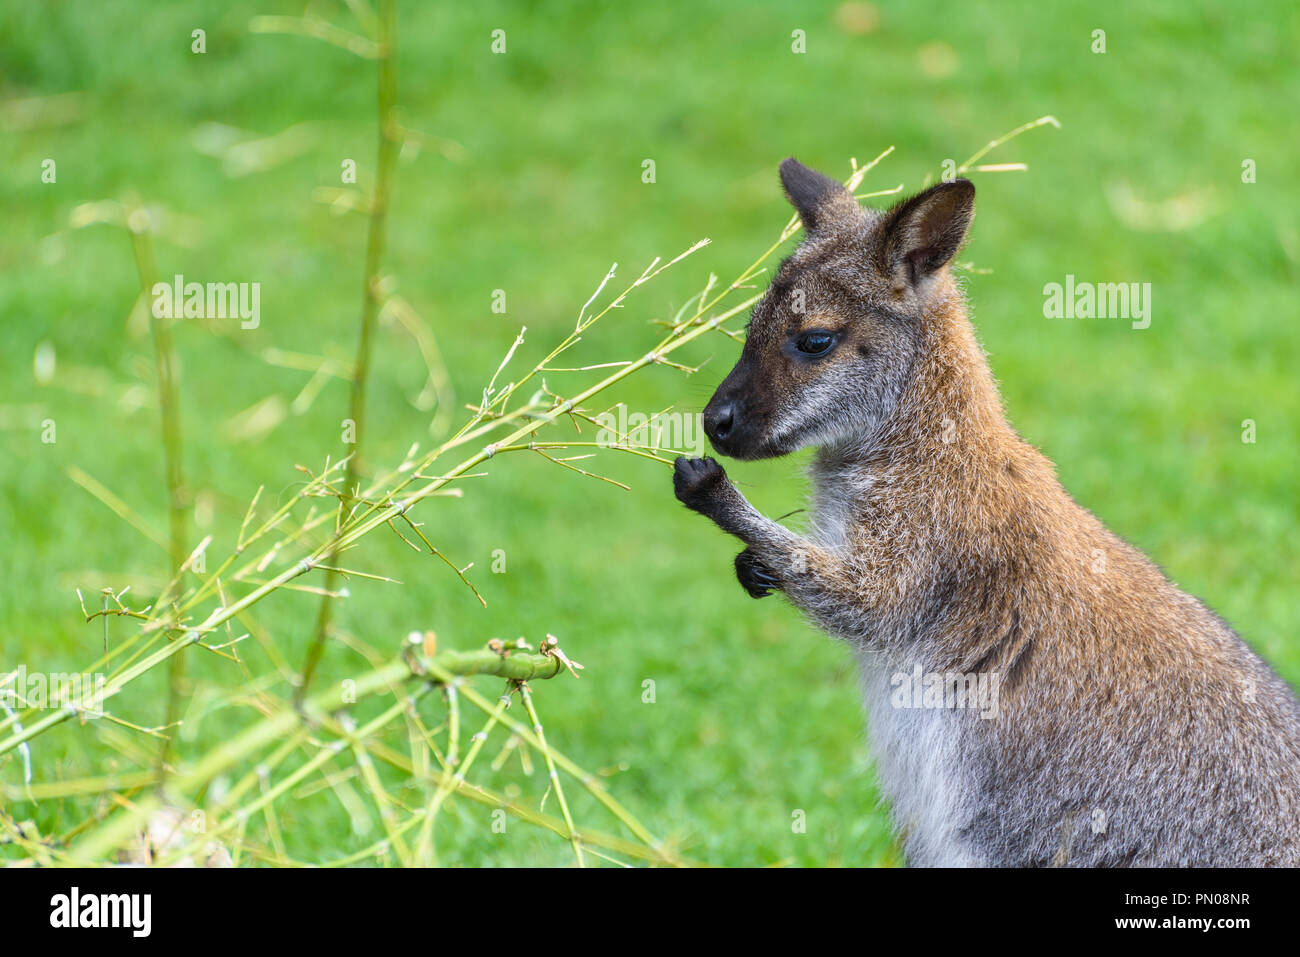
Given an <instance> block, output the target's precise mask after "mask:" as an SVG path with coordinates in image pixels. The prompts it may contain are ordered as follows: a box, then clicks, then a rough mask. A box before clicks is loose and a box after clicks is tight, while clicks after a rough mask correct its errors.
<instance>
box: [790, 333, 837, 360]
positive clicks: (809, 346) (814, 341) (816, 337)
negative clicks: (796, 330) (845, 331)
mask: <svg viewBox="0 0 1300 957" xmlns="http://www.w3.org/2000/svg"><path fill="white" fill-rule="evenodd" d="M833 345H835V336H833V335H832V334H831V333H829V332H805V333H804V334H803V335H801V336H800V337H799V338H798V339H796V340H795V343H794V347H795V348H796V349H798V350H799V351H800V352H802V353H803V354H804V355H806V356H811V357H812V358H817V357H818V356H824V355H826V353H828V352H830V351H831V346H833Z"/></svg>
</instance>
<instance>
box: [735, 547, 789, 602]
mask: <svg viewBox="0 0 1300 957" xmlns="http://www.w3.org/2000/svg"><path fill="white" fill-rule="evenodd" d="M736 577H737V578H739V579H740V584H741V585H743V586H744V588H745V591H747V592H749V597H750V598H765V597H767V596H768V595H770V594H771V593H772V589H774V588H780V587H781V582H780V581H778V580H777V577H776V575H774V574H773V573H772V570H771V569H770V568H768V567H767V566H766V565H764V564H763V563H762V562H761V561H759V559H758V556H757V555H755V554H754V553H753V551H751V550H750V549H748V548H747V549H745V550H744V551H743V552H741V553H740V554H739V555H737V556H736Z"/></svg>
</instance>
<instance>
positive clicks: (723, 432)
mask: <svg viewBox="0 0 1300 957" xmlns="http://www.w3.org/2000/svg"><path fill="white" fill-rule="evenodd" d="M735 419H736V403H735V402H734V401H732V400H731V399H721V398H719V397H718V396H714V397H713V401H711V402H710V403H709V404H708V406H707V407H705V409H704V434H705V435H707V436H708V437H709V441H710V442H712V443H713V444H714V445H717V444H718V443H719V442H725V441H726V440H727V436H729V435H730V434H731V429H732V426H733V425H735Z"/></svg>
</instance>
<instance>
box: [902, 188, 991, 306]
mask: <svg viewBox="0 0 1300 957" xmlns="http://www.w3.org/2000/svg"><path fill="white" fill-rule="evenodd" d="M974 215H975V186H974V184H972V183H971V181H970V180H968V179H955V180H953V181H952V182H950V183H939V184H938V185H936V186H931V187H930V188H929V189H927V190H926V191H925V192H923V193H918V194H917V195H915V196H913V197H912V198H911V199H906V200H904V201H903V202H901V203H899V204H898V205H897V206H895V207H894V208H893V209H891V210H890V211H889V212H888V213H887V214H886V217H885V222H884V225H883V227H882V229H883V231H884V237H885V240H884V246H883V250H884V260H885V261H884V266H885V269H886V271H888V272H889V273H890V274H892V275H894V276H896V277H898V278H900V279H902V280H904V281H906V282H907V283H909V284H910V285H912V286H916V285H917V284H919V283H920V282H922V281H923V280H924V279H925V278H926V277H927V276H929V275H931V274H932V273H933V272H935V270H937V269H939V268H940V267H942V266H943V265H945V264H946V263H947V262H948V261H949V260H951V259H952V257H953V256H955V255H957V250H958V249H960V248H961V244H962V241H963V240H964V239H965V238H966V230H967V229H969V228H970V221H971V218H972V217H973V216H974Z"/></svg>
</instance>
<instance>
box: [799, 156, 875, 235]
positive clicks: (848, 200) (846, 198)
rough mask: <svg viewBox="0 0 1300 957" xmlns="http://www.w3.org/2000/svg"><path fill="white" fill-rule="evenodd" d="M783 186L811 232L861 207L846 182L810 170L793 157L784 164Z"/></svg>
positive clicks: (800, 217)
mask: <svg viewBox="0 0 1300 957" xmlns="http://www.w3.org/2000/svg"><path fill="white" fill-rule="evenodd" d="M781 185H782V186H783V187H785V195H786V196H787V197H788V198H789V200H790V203H791V205H793V206H794V208H795V210H796V211H797V212H798V213H799V219H800V220H801V221H802V222H803V228H804V229H805V230H807V232H809V233H814V232H816V231H817V230H818V229H819V228H820V227H823V226H826V225H827V224H829V223H831V222H833V221H835V220H836V219H843V218H845V217H847V216H849V215H850V214H853V213H856V212H857V211H858V210H859V208H860V207H859V206H858V201H857V200H856V199H854V198H853V194H852V193H850V192H849V191H848V190H847V189H845V188H844V185H843V184H842V183H840V182H839V181H838V180H834V179H831V178H830V177H829V176H823V175H822V174H821V173H819V172H817V171H816V170H813V169H809V168H808V167H807V166H804V165H803V163H800V162H799V161H798V160H797V159H795V158H794V157H793V156H792V157H790V158H789V159H787V160H783V161H782V163H781Z"/></svg>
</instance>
